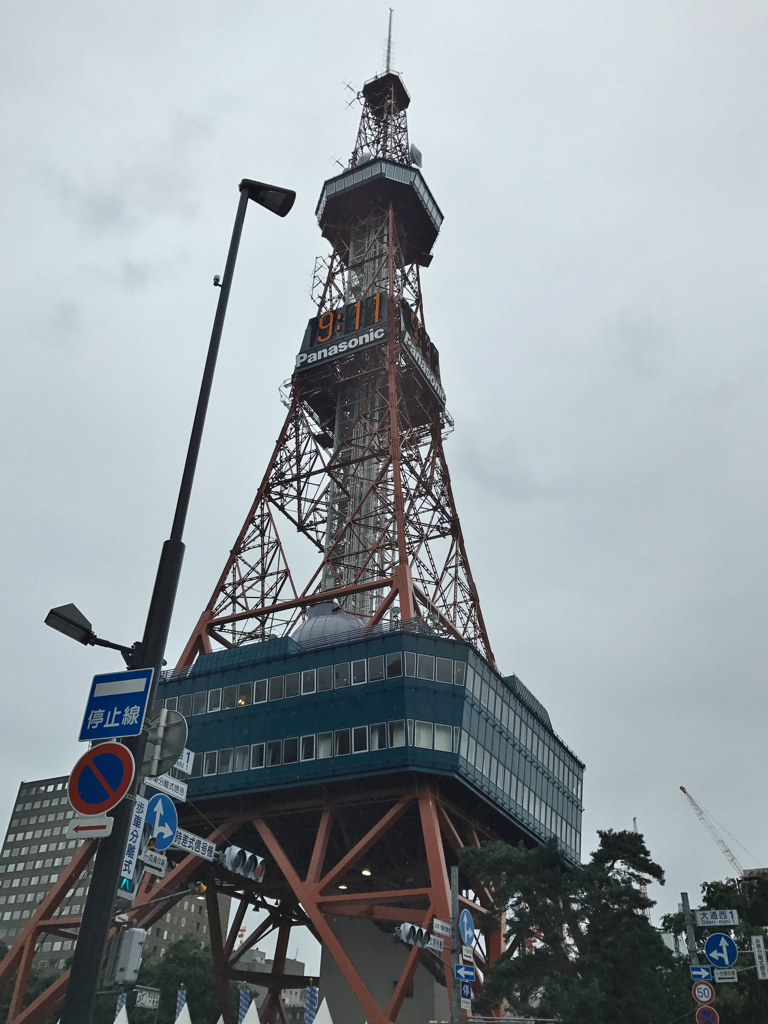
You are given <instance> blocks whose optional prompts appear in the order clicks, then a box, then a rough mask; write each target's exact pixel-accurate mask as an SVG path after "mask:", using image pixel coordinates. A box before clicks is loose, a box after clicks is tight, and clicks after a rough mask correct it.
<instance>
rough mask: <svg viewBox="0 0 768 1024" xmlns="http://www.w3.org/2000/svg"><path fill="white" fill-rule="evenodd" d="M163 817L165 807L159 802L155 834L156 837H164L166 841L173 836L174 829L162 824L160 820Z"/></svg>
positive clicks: (156, 810) (156, 806) (156, 812)
mask: <svg viewBox="0 0 768 1024" xmlns="http://www.w3.org/2000/svg"><path fill="white" fill-rule="evenodd" d="M162 817H163V805H162V804H161V803H159V802H158V803H157V804H155V829H154V833H153V834H154V835H156V836H163V837H164V838H165V839H168V838H169V837H170V836H172V835H173V829H172V828H171V826H170V825H161V824H160V820H161V818H162Z"/></svg>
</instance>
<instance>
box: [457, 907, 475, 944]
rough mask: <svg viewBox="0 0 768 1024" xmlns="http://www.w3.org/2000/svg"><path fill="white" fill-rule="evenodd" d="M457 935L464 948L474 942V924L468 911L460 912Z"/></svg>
mask: <svg viewBox="0 0 768 1024" xmlns="http://www.w3.org/2000/svg"><path fill="white" fill-rule="evenodd" d="M459 934H460V935H461V941H462V942H463V943H464V945H465V946H471V945H472V943H473V942H474V941H475V922H474V921H473V920H472V915H471V914H470V912H469V911H468V910H462V912H461V916H460V917H459Z"/></svg>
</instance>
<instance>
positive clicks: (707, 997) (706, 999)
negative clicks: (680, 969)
mask: <svg viewBox="0 0 768 1024" xmlns="http://www.w3.org/2000/svg"><path fill="white" fill-rule="evenodd" d="M691 991H692V992H693V998H694V999H695V1000H696V1002H697V1003H703V1004H704V1005H705V1006H706V1005H707V1003H711V1002H712V1000H713V999H714V998H715V986H714V985H711V984H710V983H709V982H708V981H694V983H693V988H692V990H691Z"/></svg>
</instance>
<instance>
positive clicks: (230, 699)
mask: <svg viewBox="0 0 768 1024" xmlns="http://www.w3.org/2000/svg"><path fill="white" fill-rule="evenodd" d="M236 704H237V686H235V685H234V684H232V685H230V686H225V687H224V689H223V690H222V691H221V710H222V711H231V710H232V708H233V707H234V706H235V705H236Z"/></svg>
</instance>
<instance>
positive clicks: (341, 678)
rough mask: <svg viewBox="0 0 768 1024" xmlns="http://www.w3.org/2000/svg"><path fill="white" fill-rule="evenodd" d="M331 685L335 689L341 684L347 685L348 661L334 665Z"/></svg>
mask: <svg viewBox="0 0 768 1024" xmlns="http://www.w3.org/2000/svg"><path fill="white" fill-rule="evenodd" d="M333 685H334V686H335V687H336V689H337V690H338V689H340V688H341V687H343V686H349V662H348V661H345V662H343V663H342V664H341V665H334V667H333Z"/></svg>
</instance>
